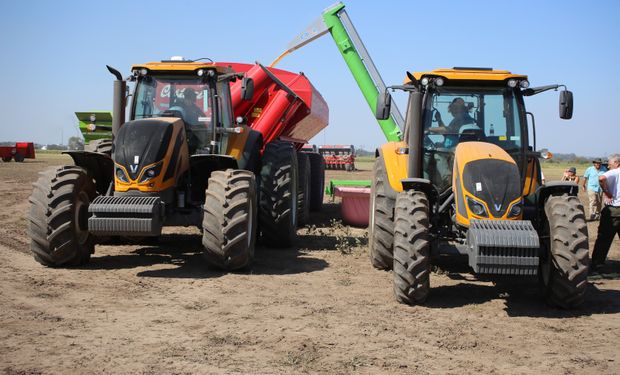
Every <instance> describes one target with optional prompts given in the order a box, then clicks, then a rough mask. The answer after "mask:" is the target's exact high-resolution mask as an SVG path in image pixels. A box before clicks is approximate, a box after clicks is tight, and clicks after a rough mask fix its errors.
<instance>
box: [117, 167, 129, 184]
mask: <svg viewBox="0 0 620 375" xmlns="http://www.w3.org/2000/svg"><path fill="white" fill-rule="evenodd" d="M115 173H116V178H118V179H119V180H121V181H122V182H129V179H128V178H127V174H126V173H125V171H124V170H123V168H120V167H116V172H115Z"/></svg>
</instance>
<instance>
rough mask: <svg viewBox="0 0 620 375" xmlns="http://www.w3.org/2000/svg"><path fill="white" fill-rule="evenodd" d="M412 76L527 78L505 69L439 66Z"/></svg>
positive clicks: (407, 78)
mask: <svg viewBox="0 0 620 375" xmlns="http://www.w3.org/2000/svg"><path fill="white" fill-rule="evenodd" d="M413 76H414V77H415V78H416V79H417V80H418V81H419V80H421V79H422V78H423V77H425V76H428V77H443V78H445V79H448V80H463V81H465V80H468V81H505V80H507V79H511V78H514V79H516V80H524V79H527V76H526V75H523V74H512V73H510V72H509V71H507V70H494V69H493V68H459V67H455V68H452V69H449V68H440V69H435V70H431V71H430V72H416V73H413ZM410 83H411V80H410V79H409V77H405V84H410Z"/></svg>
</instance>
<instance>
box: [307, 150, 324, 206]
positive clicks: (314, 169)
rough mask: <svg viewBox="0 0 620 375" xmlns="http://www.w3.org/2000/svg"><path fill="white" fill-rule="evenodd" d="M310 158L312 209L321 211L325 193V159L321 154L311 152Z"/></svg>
mask: <svg viewBox="0 0 620 375" xmlns="http://www.w3.org/2000/svg"><path fill="white" fill-rule="evenodd" d="M308 158H309V159H310V211H313V212H316V211H321V208H322V207H323V194H325V159H323V156H321V154H319V153H316V152H309V153H308Z"/></svg>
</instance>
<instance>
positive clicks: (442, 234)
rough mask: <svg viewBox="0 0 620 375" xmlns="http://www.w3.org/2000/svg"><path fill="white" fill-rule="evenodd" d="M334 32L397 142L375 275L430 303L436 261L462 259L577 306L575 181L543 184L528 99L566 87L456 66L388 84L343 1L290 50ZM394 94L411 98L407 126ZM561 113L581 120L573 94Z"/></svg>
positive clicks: (378, 172) (383, 182)
mask: <svg viewBox="0 0 620 375" xmlns="http://www.w3.org/2000/svg"><path fill="white" fill-rule="evenodd" d="M328 32H329V33H330V34H331V35H332V37H333V39H334V41H335V42H336V45H337V46H338V49H339V51H340V53H341V54H342V56H343V58H344V59H345V61H346V63H347V65H348V67H349V68H350V70H351V72H352V74H353V76H354V77H355V79H356V81H357V83H358V85H359V86H360V89H361V90H362V93H363V94H364V97H365V98H366V101H367V102H368V104H369V106H370V107H371V109H372V110H373V111H375V110H376V112H375V114H376V118H377V120H378V121H379V125H380V126H381V129H382V131H383V132H384V134H385V136H386V139H387V140H388V141H389V142H388V143H386V144H384V145H382V146H381V147H380V148H379V149H378V150H377V153H376V156H377V159H376V161H375V166H374V172H373V183H372V189H371V190H372V192H371V203H370V225H369V231H370V233H369V247H370V255H371V261H372V264H373V265H374V266H375V267H376V268H380V269H390V268H393V271H394V272H393V274H394V292H395V295H396V298H397V300H398V301H400V302H403V303H408V304H417V303H422V302H424V301H425V299H426V297H427V295H428V293H429V289H430V282H429V274H430V265H431V254H462V255H466V256H467V257H468V259H469V265H470V266H471V268H472V269H473V271H474V272H475V273H478V274H483V275H497V276H505V275H509V276H515V277H528V276H536V275H537V276H538V278H539V280H540V284H541V287H542V290H543V292H544V295H545V297H546V299H547V301H548V302H549V303H551V304H554V305H558V306H561V307H564V308H571V307H575V306H577V305H579V304H580V303H581V302H582V301H583V299H584V295H585V291H586V285H587V279H586V278H587V273H588V266H589V255H588V232H587V227H586V223H585V215H584V212H583V207H582V205H581V204H580V202H579V200H578V198H577V192H578V189H577V185H575V184H574V183H550V184H547V185H542V183H541V170H540V164H539V157H541V156H543V155H542V154H541V153H539V152H535V151H534V150H536V133H535V123H534V116H533V115H532V114H531V113H529V112H527V111H526V109H525V104H524V98H525V97H528V96H532V95H536V94H539V93H542V92H544V91H547V90H557V89H559V88H561V87H564V86H563V85H549V86H542V87H536V88H530V87H529V82H528V79H527V76H525V75H518V74H512V73H510V72H508V71H504V70H493V69H490V68H453V69H437V70H433V71H430V72H421V73H415V74H411V73H407V77H406V78H405V82H404V84H403V85H398V86H391V87H386V86H385V84H384V83H383V80H382V79H381V77H380V75H379V73H378V71H377V69H376V68H375V66H374V64H373V63H372V59H371V58H370V55H369V54H368V52H367V50H366V48H365V47H364V45H363V43H362V41H361V38H360V37H359V35H358V34H357V32H356V30H355V28H354V27H353V24H352V23H351V20H350V19H349V17H348V15H347V13H346V12H345V10H344V4H342V3H339V4H336V5H334V6H332V7H330V8H328V9H327V10H325V11H324V12H323V16H322V19H321V20H320V21H319V22H315V23H314V24H313V25H312V26H311V27H310V28H309V29H308V30H307V32H306V33H304V34H302V35H303V38H302V41H298V42H297V43H294V45H292V46H290V47H289V50H287V52H291V51H293V50H295V49H297V48H299V47H300V46H303V45H304V44H307V43H308V42H309V41H311V40H313V39H316V38H318V37H319V36H321V35H324V34H326V33H328ZM283 55H284V54H283ZM389 89H392V90H396V89H398V90H403V91H405V92H407V93H408V94H409V100H408V106H407V112H406V120H405V121H404V122H401V120H400V119H399V115H398V113H399V112H398V111H396V110H395V106H394V105H392V104H391V97H390V95H389V93H388V90H389ZM375 105H376V108H375ZM559 110H560V117H561V118H562V119H570V118H571V117H572V111H573V96H572V93H571V92H570V91H568V90H566V88H565V87H564V90H563V91H561V92H560V106H559ZM528 117H529V118H530V119H531V121H530V124H529V126H530V127H531V128H532V132H531V133H530V132H529V129H528ZM444 121H445V122H444Z"/></svg>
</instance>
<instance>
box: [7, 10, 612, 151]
mask: <svg viewBox="0 0 620 375" xmlns="http://www.w3.org/2000/svg"><path fill="white" fill-rule="evenodd" d="M331 4H332V1H331V0H328V1H325V2H321V1H306V2H293V1H252V2H249V1H242V0H240V1H236V2H222V1H217V2H215V1H208V0H207V1H204V0H203V1H190V0H185V1H183V0H181V1H175V2H171V1H157V0H156V1H149V2H129V1H106V2H98V1H89V2H86V1H60V0H59V1H28V0H24V1H11V2H3V4H2V5H0V46H2V51H3V53H2V59H1V60H0V66H1V67H2V69H0V80H1V81H2V82H3V83H4V89H3V90H1V91H0V110H1V112H2V122H1V123H0V140H14V141H17V140H32V141H35V142H38V143H58V142H60V140H61V133H62V134H63V135H64V140H65V142H66V139H67V138H68V137H69V136H72V135H77V134H78V130H77V120H76V119H75V116H74V114H73V112H74V111H81V110H84V111H88V110H94V109H110V108H111V101H112V79H113V78H112V76H111V75H110V74H109V73H108V72H107V70H106V69H105V65H106V64H109V65H112V66H114V67H116V68H117V69H119V70H120V71H121V72H123V73H124V74H129V69H130V66H131V65H132V64H136V63H142V62H147V61H157V60H161V59H166V58H168V57H170V56H173V55H183V56H185V57H187V58H199V57H210V58H212V59H213V60H216V61H239V62H253V61H259V62H262V63H265V64H268V63H270V62H271V61H272V60H273V59H274V58H275V57H276V56H278V55H279V54H280V53H281V52H282V51H283V50H284V49H285V47H286V45H287V44H288V42H289V41H290V40H291V39H292V38H293V37H294V36H296V35H297V34H298V33H299V32H301V31H302V30H303V29H304V28H305V27H306V26H307V25H308V24H310V23H311V22H312V21H313V20H314V19H315V18H318V17H319V16H320V15H321V12H322V10H323V9H324V8H326V7H328V6H329V5H331ZM345 4H346V5H347V11H348V13H349V15H350V17H351V19H352V20H353V22H354V23H355V25H356V28H357V30H358V32H359V33H360V35H361V37H362V39H363V40H364V42H365V44H366V46H367V48H368V50H369V52H370V53H371V55H372V57H373V59H374V61H375V63H376V65H377V67H378V69H379V71H380V72H381V73H382V75H383V78H384V80H385V81H386V83H387V84H399V83H401V82H402V80H403V78H404V74H405V71H406V70H411V71H425V70H432V69H434V68H440V67H453V66H484V67H493V68H496V69H507V70H510V71H512V72H513V73H519V74H527V75H529V79H530V82H531V84H532V86H541V85H545V84H552V83H563V84H566V85H567V86H568V88H569V89H570V90H572V91H573V92H574V96H575V112H574V117H573V119H572V120H569V121H564V120H560V119H559V117H558V114H557V111H558V110H557V101H558V95H557V93H555V92H547V93H544V94H540V95H538V96H535V97H530V98H528V99H527V102H526V104H527V106H528V110H529V111H531V112H533V113H534V114H535V116H536V124H537V135H538V146H539V148H542V147H546V148H549V149H550V150H551V151H554V152H560V153H569V152H574V153H577V154H580V155H589V156H603V155H606V154H609V153H612V152H620V146H619V144H620V142H618V140H617V139H618V134H620V132H619V130H620V126H619V125H620V124H619V121H620V118H619V116H618V114H617V112H618V110H617V109H616V108H620V103H616V96H617V94H616V93H617V91H618V88H619V87H620V79H619V78H618V77H619V76H618V73H617V72H616V71H615V68H616V67H617V66H618V64H619V62H620V48H619V47H620V26H619V23H618V21H617V17H618V15H620V1H613V0H610V1H594V2H584V1H572V0H569V1H562V2H560V1H519V2H508V1H505V2H498V1H475V0H470V1H443V2H429V1H425V2H421V1H384V2H378V1H372V2H371V1H356V0H349V1H345ZM278 67H279V68H282V69H287V70H291V71H303V72H304V73H305V74H306V75H307V76H308V77H309V78H310V80H311V81H312V83H313V84H314V85H315V87H316V88H317V89H318V90H319V91H320V92H321V93H322V94H323V97H324V98H325V99H326V101H327V103H328V104H329V107H330V125H329V127H328V129H327V130H326V131H324V132H322V133H321V134H319V135H318V136H317V137H315V139H314V140H313V143H318V144H322V143H349V144H354V145H356V146H359V145H363V146H364V147H365V148H367V149H371V148H374V147H377V146H378V145H379V144H381V143H382V142H383V135H382V133H381V132H380V131H379V127H378V125H377V123H376V122H375V120H374V117H373V115H372V113H371V111H370V110H369V108H368V107H367V105H366V102H365V101H364V99H363V97H362V95H361V93H360V91H359V89H358V88H357V85H356V84H355V81H354V80H353V78H352V76H351V74H350V73H349V71H348V69H347V67H346V65H345V63H344V61H343V60H342V58H341V57H340V54H339V53H338V51H337V49H336V46H335V45H334V43H333V41H332V39H331V37H329V36H324V37H323V38H321V39H319V40H317V41H315V42H313V43H311V44H310V45H308V46H306V47H304V48H302V49H301V50H299V51H297V52H295V53H294V54H293V55H291V56H289V57H286V58H285V59H284V60H282V62H281V63H280V64H279V65H278ZM396 100H397V103H399V105H400V106H401V110H404V99H403V98H402V97H397V99H396Z"/></svg>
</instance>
